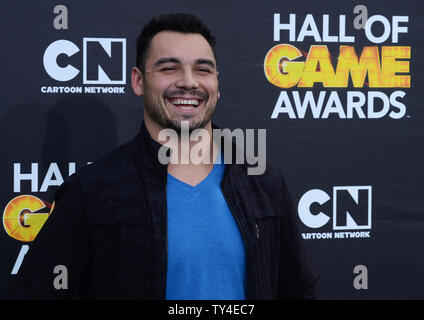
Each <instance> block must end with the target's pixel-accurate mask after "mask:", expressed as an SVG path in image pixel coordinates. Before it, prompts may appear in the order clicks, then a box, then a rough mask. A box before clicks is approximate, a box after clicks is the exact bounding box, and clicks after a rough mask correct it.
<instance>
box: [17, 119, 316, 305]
mask: <svg viewBox="0 0 424 320" xmlns="http://www.w3.org/2000/svg"><path fill="white" fill-rule="evenodd" d="M160 146H161V145H160V144H158V143H156V142H155V141H154V140H152V139H151V138H150V136H149V133H148V132H147V130H146V128H145V126H144V125H143V126H142V129H141V131H140V133H139V134H138V135H137V136H136V137H135V138H134V139H133V140H132V141H130V142H128V143H127V144H125V145H123V146H121V147H119V148H117V149H115V150H114V151H112V152H111V153H110V154H108V155H107V156H105V157H104V158H103V159H101V160H99V161H97V162H95V163H93V164H91V165H89V166H87V167H85V168H83V169H81V170H79V171H78V172H77V173H76V174H74V175H72V176H71V177H70V178H69V179H68V180H67V181H66V182H65V183H63V184H62V185H61V186H60V187H59V188H58V190H57V193H56V197H55V208H54V210H53V212H52V214H51V215H50V217H49V218H48V220H47V222H46V223H45V225H44V226H43V228H42V230H41V231H40V233H39V234H38V236H37V238H36V240H35V241H34V242H33V243H32V244H31V245H30V249H29V251H28V253H27V255H26V257H25V259H24V262H23V264H22V266H21V269H20V271H19V273H18V275H16V276H12V279H11V283H10V284H11V286H10V291H9V298H11V299H69V298H70V299H164V298H165V290H166V270H167V267H166V266H167V208H166V203H167V202H166V179H167V167H166V165H162V164H160V162H159V161H158V150H159V148H160ZM221 189H222V192H223V194H224V196H225V199H226V200H227V203H228V205H229V208H230V209H231V211H232V213H233V215H234V217H235V219H236V221H237V223H238V225H239V227H240V229H241V233H242V236H243V240H244V245H245V249H246V259H247V261H246V265H247V288H246V299H249V300H250V299H305V298H314V295H315V293H314V286H315V282H316V281H315V280H316V277H315V275H314V274H313V272H312V270H311V267H310V264H309V260H308V258H307V256H306V254H305V251H304V249H303V247H302V240H301V237H300V234H299V232H298V229H297V226H296V221H297V219H296V218H295V216H296V215H295V211H294V209H293V205H292V203H291V200H290V197H289V193H288V191H287V187H286V185H285V182H284V179H283V176H282V175H281V174H279V171H276V170H273V169H271V168H270V167H269V166H268V168H267V170H266V172H265V174H263V175H258V176H254V175H247V167H246V166H245V165H239V164H233V165H227V166H226V171H225V174H224V178H223V181H222V184H221ZM58 265H61V266H65V267H66V270H67V282H66V281H65V280H64V279H65V271H64V269H62V270H56V272H57V273H54V270H55V267H56V266H58ZM55 279H56V283H60V284H61V286H62V289H56V288H55V286H54V281H55ZM63 287H65V288H67V289H64V288H63Z"/></svg>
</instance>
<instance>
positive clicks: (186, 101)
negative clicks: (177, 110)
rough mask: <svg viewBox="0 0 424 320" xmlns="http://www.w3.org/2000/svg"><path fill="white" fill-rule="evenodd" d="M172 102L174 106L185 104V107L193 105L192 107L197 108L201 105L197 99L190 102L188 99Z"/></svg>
mask: <svg viewBox="0 0 424 320" xmlns="http://www.w3.org/2000/svg"><path fill="white" fill-rule="evenodd" d="M171 102H172V104H177V105H178V104H185V105H187V104H192V105H195V106H197V105H198V104H199V101H197V100H195V99H190V100H188V99H173V100H171Z"/></svg>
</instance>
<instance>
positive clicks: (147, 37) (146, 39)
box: [136, 13, 216, 72]
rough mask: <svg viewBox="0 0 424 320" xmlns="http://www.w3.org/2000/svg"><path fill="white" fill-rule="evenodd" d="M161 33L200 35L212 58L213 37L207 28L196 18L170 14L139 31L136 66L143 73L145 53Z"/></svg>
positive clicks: (189, 15) (156, 19)
mask: <svg viewBox="0 0 424 320" xmlns="http://www.w3.org/2000/svg"><path fill="white" fill-rule="evenodd" d="M161 31H175V32H181V33H198V34H201V35H202V36H203V37H204V38H205V39H206V41H207V42H208V43H209V45H210V46H211V48H212V52H213V54H214V58H215V60H216V54H215V37H214V36H213V35H212V33H211V31H210V30H209V28H208V27H207V26H206V25H205V24H204V23H203V22H202V21H200V20H199V19H198V18H197V17H196V16H194V15H192V14H187V13H171V14H163V15H159V16H156V17H154V18H153V19H152V20H150V21H149V22H148V23H147V24H146V25H145V26H144V27H143V29H142V30H141V33H140V35H139V36H138V38H137V60H136V66H137V67H138V68H139V69H140V70H141V71H142V72H144V68H145V64H146V58H147V52H148V50H149V47H150V42H151V41H152V39H153V37H154V36H155V35H156V34H158V33H159V32H161Z"/></svg>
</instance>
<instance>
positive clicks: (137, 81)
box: [131, 67, 144, 96]
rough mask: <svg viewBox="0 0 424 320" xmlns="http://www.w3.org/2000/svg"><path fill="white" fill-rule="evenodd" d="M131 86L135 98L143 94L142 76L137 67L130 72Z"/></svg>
mask: <svg viewBox="0 0 424 320" xmlns="http://www.w3.org/2000/svg"><path fill="white" fill-rule="evenodd" d="M131 86H132V88H133V91H134V93H135V94H136V95H137V96H142V95H143V94H144V85H143V74H142V73H141V71H140V69H139V68H137V67H133V68H132V70H131Z"/></svg>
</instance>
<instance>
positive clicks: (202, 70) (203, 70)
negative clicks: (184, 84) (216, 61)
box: [197, 68, 211, 73]
mask: <svg viewBox="0 0 424 320" xmlns="http://www.w3.org/2000/svg"><path fill="white" fill-rule="evenodd" d="M197 71H200V72H208V73H210V72H211V70H209V69H204V68H200V69H197Z"/></svg>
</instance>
